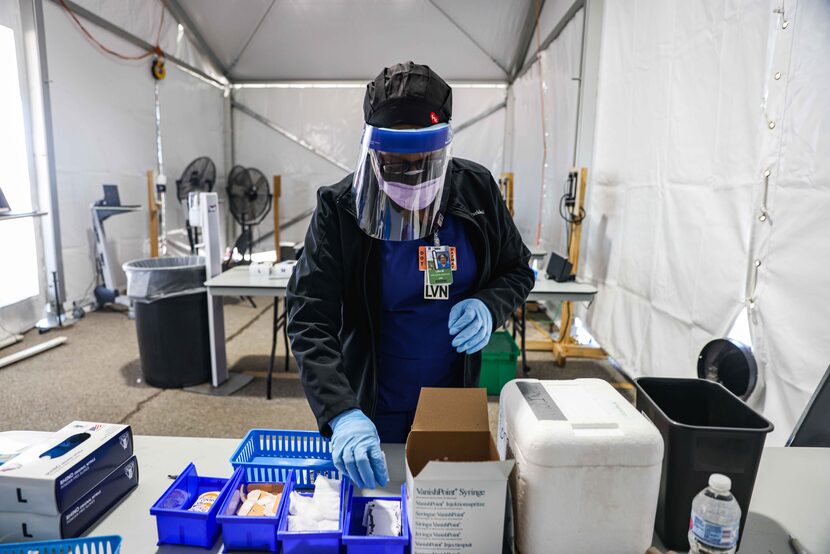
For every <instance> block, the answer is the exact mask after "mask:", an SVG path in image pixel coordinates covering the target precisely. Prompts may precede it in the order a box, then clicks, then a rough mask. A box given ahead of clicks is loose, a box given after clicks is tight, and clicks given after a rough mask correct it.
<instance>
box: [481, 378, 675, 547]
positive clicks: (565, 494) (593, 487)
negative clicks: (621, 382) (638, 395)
mask: <svg viewBox="0 0 830 554" xmlns="http://www.w3.org/2000/svg"><path fill="white" fill-rule="evenodd" d="M498 449H499V454H500V456H501V457H502V458H503V459H512V460H515V462H516V471H515V472H514V475H513V477H512V478H511V491H512V493H513V494H512V497H513V502H514V507H515V517H514V526H515V541H516V548H517V550H518V551H519V552H521V553H522V554H539V553H545V554H559V553H561V554H565V553H567V554H571V553H573V552H580V553H582V554H607V553H609V552H614V553H617V554H642V553H643V552H645V551H646V549H647V548H648V547H649V546H651V540H652V535H653V532H654V518H655V513H656V509H657V496H658V492H659V488H660V472H661V469H662V460H663V439H662V438H661V436H660V433H659V431H658V430H657V428H656V427H655V426H654V425H653V424H652V423H651V422H650V421H649V420H648V419H646V417H645V416H643V415H642V414H641V413H639V412H638V411H637V410H636V409H635V408H634V406H632V405H631V403H629V402H628V401H627V400H626V399H625V398H623V397H622V395H620V394H619V393H618V392H617V391H616V390H614V388H613V387H612V386H611V385H609V384H608V383H607V382H605V381H602V380H600V379H576V380H573V381H538V380H536V379H517V380H514V381H510V382H509V383H508V384H507V385H505V387H504V388H503V389H502V392H501V397H500V401H499V437H498ZM690 509H691V506H690Z"/></svg>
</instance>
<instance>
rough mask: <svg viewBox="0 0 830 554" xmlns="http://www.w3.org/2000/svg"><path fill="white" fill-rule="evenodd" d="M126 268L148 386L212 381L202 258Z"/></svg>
mask: <svg viewBox="0 0 830 554" xmlns="http://www.w3.org/2000/svg"><path fill="white" fill-rule="evenodd" d="M123 267H124V271H125V272H126V274H127V296H129V297H130V298H131V299H132V300H133V303H134V306H135V328H136V333H137V335H138V351H139V355H140V357H141V372H142V374H143V376H144V380H145V382H146V383H147V384H148V385H151V386H154V387H159V388H165V389H167V388H180V387H189V386H193V385H198V384H200V383H205V382H207V381H210V377H211V371H210V336H209V327H208V310H207V290H206V289H205V286H204V282H205V260H204V258H202V257H199V256H180V257H171V258H148V259H144V260H133V261H131V262H127V263H125V264H124V266H123Z"/></svg>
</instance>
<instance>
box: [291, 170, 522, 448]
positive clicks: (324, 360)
mask: <svg viewBox="0 0 830 554" xmlns="http://www.w3.org/2000/svg"><path fill="white" fill-rule="evenodd" d="M447 180H448V182H447V184H446V185H445V186H444V193H443V196H442V199H441V201H442V204H443V207H442V211H443V212H444V213H447V214H451V215H453V216H456V217H458V218H460V219H461V220H462V221H464V223H465V229H466V231H467V233H468V235H469V236H470V242H471V243H472V245H473V248H474V250H475V253H476V259H477V261H478V264H479V271H480V273H481V274H480V277H479V281H478V284H477V285H476V287H475V289H474V290H475V292H474V293H473V294H472V295H471V296H472V297H473V298H478V299H480V300H481V301H482V302H484V304H485V305H487V307H488V308H489V309H490V312H491V313H492V314H493V324H494V327H495V326H497V325H500V324H501V323H503V322H504V321H506V320H507V318H508V317H509V316H510V314H511V313H512V312H513V311H514V310H515V309H516V308H517V307H518V306H520V305H521V304H522V303H523V302H524V301H525V299H526V298H527V295H528V294H529V293H530V289H531V288H532V287H533V280H534V278H533V271H532V270H531V269H530V268H529V267H528V261H529V260H530V251H529V250H528V249H527V247H525V245H524V243H522V238H521V236H520V235H519V231H518V229H516V225H515V224H514V223H513V219H512V218H511V216H510V213H509V212H508V210H507V207H506V206H505V204H504V201H503V200H502V198H501V195H500V193H499V190H498V187H497V186H496V183H495V181H494V180H493V177H492V176H491V175H490V172H489V171H487V169H485V168H484V167H482V166H480V165H478V164H476V163H473V162H470V161H467V160H461V159H458V158H455V159H453V160H452V161H451V163H450V167H449V170H448V175H447ZM351 184H352V176H351V175H349V176H347V177H346V178H344V179H343V180H342V181H340V182H339V183H337V184H336V185H333V186H329V187H322V188H320V189H319V190H318V191H317V208H316V209H315V210H314V214H313V215H312V216H311V223H310V224H309V226H308V232H307V233H306V237H305V248H304V250H303V254H302V255H301V256H300V259H299V261H298V262H297V265H296V267H295V268H294V273H293V274H292V275H291V280H290V281H289V282H288V291H287V302H288V334H289V336H290V337H291V348H292V350H293V352H294V357H295V358H296V359H297V364H298V366H299V368H300V379H301V380H302V383H303V388H304V389H305V393H306V396H307V397H308V402H309V404H310V405H311V409H312V411H313V412H314V415H315V417H316V418H317V425H318V426H319V428H320V432H321V433H322V434H323V435H325V436H331V429H330V428H329V421H330V420H331V419H332V418H334V417H335V416H337V415H339V414H340V413H342V412H343V411H345V410H349V409H351V408H360V409H361V410H363V412H364V413H365V414H366V415H368V416H369V417H371V416H373V415H374V411H375V405H376V403H377V388H378V385H377V352H378V350H377V347H376V340H377V337H378V336H379V325H380V282H379V279H380V271H379V258H378V254H379V250H380V248H379V242H380V241H378V240H377V239H373V238H371V237H369V236H368V235H366V234H365V233H363V231H361V229H360V227H358V224H357V218H356V214H355V207H354V196H353V194H352V188H351ZM480 371H481V354H480V353H477V354H474V355H472V356H465V359H464V386H468V387H475V386H478V379H479V374H480Z"/></svg>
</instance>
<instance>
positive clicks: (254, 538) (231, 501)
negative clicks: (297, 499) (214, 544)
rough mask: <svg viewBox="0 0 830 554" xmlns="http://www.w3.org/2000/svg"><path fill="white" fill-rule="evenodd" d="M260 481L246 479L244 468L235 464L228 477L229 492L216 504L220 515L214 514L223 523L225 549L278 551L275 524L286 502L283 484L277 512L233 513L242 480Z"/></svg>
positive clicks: (247, 481) (276, 524)
mask: <svg viewBox="0 0 830 554" xmlns="http://www.w3.org/2000/svg"><path fill="white" fill-rule="evenodd" d="M289 479H290V474H289ZM259 482H262V481H254V480H249V479H248V478H247V477H246V475H245V470H244V469H243V468H241V467H240V468H237V469H236V471H234V473H233V477H231V482H230V493H229V494H228V496H227V497H226V498H225V501H224V502H223V503H222V506H221V507H220V508H219V515H218V516H217V518H216V520H217V521H218V522H219V524H220V525H221V526H222V542H223V543H225V551H231V550H259V551H262V550H268V551H270V552H279V547H280V543H279V540H278V539H277V526H278V525H279V523H280V517H281V516H282V511H283V510H284V509H285V504H286V502H287V498H288V495H287V494H285V493H286V489H287V486H286V487H285V488H283V495H282V498H280V505H279V506H278V507H277V515H276V516H274V517H263V516H256V517H251V516H238V515H236V512H237V510H239V503H240V501H241V498H240V495H239V487H240V486H241V485H243V484H247V483H259ZM270 482H272V483H273V482H275V481H270Z"/></svg>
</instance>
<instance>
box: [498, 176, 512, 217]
mask: <svg viewBox="0 0 830 554" xmlns="http://www.w3.org/2000/svg"><path fill="white" fill-rule="evenodd" d="M499 183H503V184H504V203H505V204H507V210H508V211H509V212H510V215H511V216H512V215H514V210H513V172H512V171H508V172H506V173H502V174H501V177H500V178H499Z"/></svg>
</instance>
